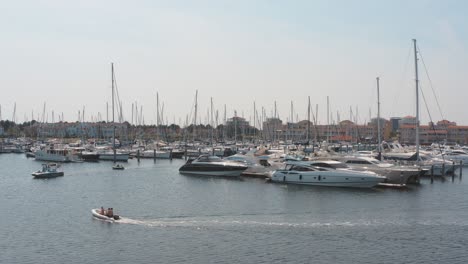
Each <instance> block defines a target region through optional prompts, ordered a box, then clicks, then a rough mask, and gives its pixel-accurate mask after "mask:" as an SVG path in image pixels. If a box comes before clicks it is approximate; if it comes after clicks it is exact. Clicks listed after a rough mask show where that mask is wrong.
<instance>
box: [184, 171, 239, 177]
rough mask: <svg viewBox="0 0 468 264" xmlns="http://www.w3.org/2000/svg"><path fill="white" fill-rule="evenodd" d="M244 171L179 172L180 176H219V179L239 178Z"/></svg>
mask: <svg viewBox="0 0 468 264" xmlns="http://www.w3.org/2000/svg"><path fill="white" fill-rule="evenodd" d="M243 171H244V170H232V171H224V170H218V171H216V170H213V171H190V170H179V172H180V173H181V174H190V175H200V176H221V177H239V176H240V175H241V174H242V172H243Z"/></svg>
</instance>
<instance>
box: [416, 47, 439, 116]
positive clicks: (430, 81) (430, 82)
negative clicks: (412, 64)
mask: <svg viewBox="0 0 468 264" xmlns="http://www.w3.org/2000/svg"><path fill="white" fill-rule="evenodd" d="M417 49H418V52H419V55H420V58H421V61H422V63H423V65H424V70H425V72H426V76H427V79H428V80H429V84H430V87H431V90H432V94H433V95H434V97H435V100H436V103H437V108H438V109H439V112H440V115H441V116H442V119H445V118H444V114H443V113H442V108H441V107H440V104H439V100H438V99H437V96H436V93H435V90H434V86H433V85H432V80H431V77H429V72H428V70H427V67H426V63H425V62H424V58H423V55H422V53H421V50H420V49H419V46H418V47H417Z"/></svg>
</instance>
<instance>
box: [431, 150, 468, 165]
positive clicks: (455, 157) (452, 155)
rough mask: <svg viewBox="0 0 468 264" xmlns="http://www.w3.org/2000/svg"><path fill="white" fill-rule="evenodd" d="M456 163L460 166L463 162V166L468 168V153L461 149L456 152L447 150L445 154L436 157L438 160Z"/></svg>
mask: <svg viewBox="0 0 468 264" xmlns="http://www.w3.org/2000/svg"><path fill="white" fill-rule="evenodd" d="M442 155H443V156H444V157H445V159H448V160H451V161H454V162H455V163H457V164H458V165H459V164H460V161H461V162H462V165H463V166H468V153H467V152H465V151H464V150H461V149H455V150H446V151H445V152H444V153H443V154H439V155H436V157H437V158H443V157H442Z"/></svg>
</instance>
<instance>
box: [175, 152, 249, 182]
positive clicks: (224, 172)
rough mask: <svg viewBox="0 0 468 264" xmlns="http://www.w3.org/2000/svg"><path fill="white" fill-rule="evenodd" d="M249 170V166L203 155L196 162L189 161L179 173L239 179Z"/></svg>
mask: <svg viewBox="0 0 468 264" xmlns="http://www.w3.org/2000/svg"><path fill="white" fill-rule="evenodd" d="M246 169H247V165H245V164H241V163H238V162H234V161H227V160H223V159H221V158H219V157H217V156H209V155H201V156H200V157H198V158H197V159H195V160H188V161H187V163H185V164H184V165H183V166H182V167H180V169H179V172H180V173H183V174H195V175H205V176H226V177H238V176H240V175H241V173H242V172H243V171H245V170H246Z"/></svg>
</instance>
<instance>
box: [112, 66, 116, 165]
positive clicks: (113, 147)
mask: <svg viewBox="0 0 468 264" xmlns="http://www.w3.org/2000/svg"><path fill="white" fill-rule="evenodd" d="M111 75H112V131H113V132H112V134H113V135H112V149H113V150H114V163H115V159H116V151H115V115H114V63H111Z"/></svg>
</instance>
